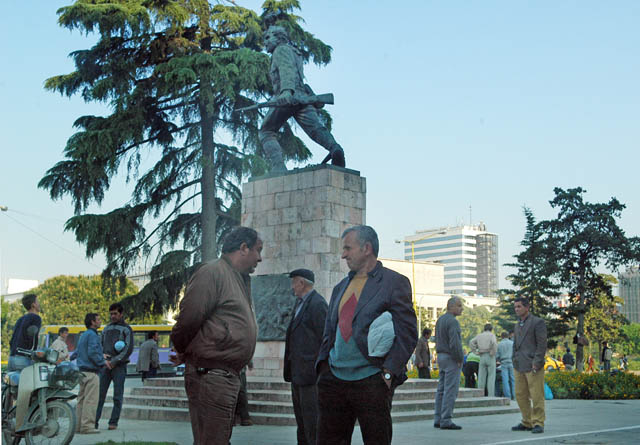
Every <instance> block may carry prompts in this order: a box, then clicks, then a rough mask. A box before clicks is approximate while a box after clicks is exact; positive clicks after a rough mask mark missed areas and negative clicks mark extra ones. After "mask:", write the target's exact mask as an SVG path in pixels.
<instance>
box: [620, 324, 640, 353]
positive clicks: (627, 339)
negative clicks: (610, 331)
mask: <svg viewBox="0 0 640 445" xmlns="http://www.w3.org/2000/svg"><path fill="white" fill-rule="evenodd" d="M615 345H616V348H615V349H616V350H617V351H618V352H622V353H623V354H627V355H631V354H640V323H631V324H628V325H624V326H621V327H620V335H619V336H618V338H617V339H616V340H615Z"/></svg>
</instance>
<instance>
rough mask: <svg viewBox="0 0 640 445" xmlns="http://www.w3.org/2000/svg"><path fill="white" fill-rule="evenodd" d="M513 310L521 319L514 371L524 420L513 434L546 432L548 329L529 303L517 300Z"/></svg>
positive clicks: (515, 346)
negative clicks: (545, 389)
mask: <svg viewBox="0 0 640 445" xmlns="http://www.w3.org/2000/svg"><path fill="white" fill-rule="evenodd" d="M513 308H514V310H515V311H516V315H517V316H518V318H519V320H518V323H516V326H515V330H514V332H515V336H514V341H513V369H514V374H515V378H516V400H517V401H518V407H519V408H520V412H521V413H522V421H521V422H520V423H519V424H518V425H516V426H514V427H513V428H511V429H512V430H513V431H531V432H532V433H544V420H545V414H544V354H545V352H546V351H547V326H546V325H545V324H544V320H542V319H541V318H538V317H535V316H534V315H532V314H530V313H529V300H527V299H526V298H524V297H519V298H516V299H515V300H514V302H513Z"/></svg>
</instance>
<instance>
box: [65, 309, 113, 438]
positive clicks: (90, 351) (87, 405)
mask: <svg viewBox="0 0 640 445" xmlns="http://www.w3.org/2000/svg"><path fill="white" fill-rule="evenodd" d="M100 324H101V320H100V316H99V315H98V314H95V313H89V314H87V315H85V317H84V325H85V326H86V327H87V330H86V331H84V332H83V333H82V335H81V336H80V340H78V347H77V348H76V350H75V352H74V353H73V355H72V356H71V358H72V359H73V358H77V364H78V368H79V369H80V371H82V374H84V378H83V379H82V380H81V381H80V390H79V391H78V405H77V406H76V417H77V419H78V423H77V426H76V429H77V431H78V433H80V434H95V433H98V432H99V431H98V430H97V429H96V428H95V423H96V411H97V409H98V398H99V395H100V378H99V377H98V373H99V372H100V369H101V368H102V367H103V366H108V365H107V363H108V362H105V360H104V355H103V352H102V344H101V343H100V337H99V336H98V328H99V327H100Z"/></svg>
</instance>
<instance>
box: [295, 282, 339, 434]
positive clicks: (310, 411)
mask: <svg viewBox="0 0 640 445" xmlns="http://www.w3.org/2000/svg"><path fill="white" fill-rule="evenodd" d="M289 277H291V289H292V290H293V294H294V295H295V296H296V305H295V306H294V309H293V314H292V317H291V322H290V323H289V327H288V329H287V336H286V339H285V349H284V380H285V382H291V398H292V399H293V411H294V413H295V415H296V423H297V424H298V444H299V445H303V444H304V445H315V443H316V432H317V424H318V390H317V388H316V379H317V376H316V369H315V363H316V358H317V357H318V350H319V349H320V343H321V342H322V332H323V330H324V323H325V319H326V318H327V307H328V306H327V302H326V300H325V299H324V297H323V296H322V295H320V294H319V293H318V292H316V291H315V290H313V284H314V282H315V276H314V274H313V272H312V271H310V270H308V269H296V270H294V271H292V272H291V273H290V274H289Z"/></svg>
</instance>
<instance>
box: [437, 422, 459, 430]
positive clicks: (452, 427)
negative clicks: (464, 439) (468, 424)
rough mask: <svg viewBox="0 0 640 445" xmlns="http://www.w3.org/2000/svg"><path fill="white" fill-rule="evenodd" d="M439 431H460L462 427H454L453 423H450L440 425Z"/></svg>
mask: <svg viewBox="0 0 640 445" xmlns="http://www.w3.org/2000/svg"><path fill="white" fill-rule="evenodd" d="M440 429H441V430H461V429H462V427H461V426H460V425H456V424H455V423H452V424H451V425H441V426H440Z"/></svg>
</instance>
